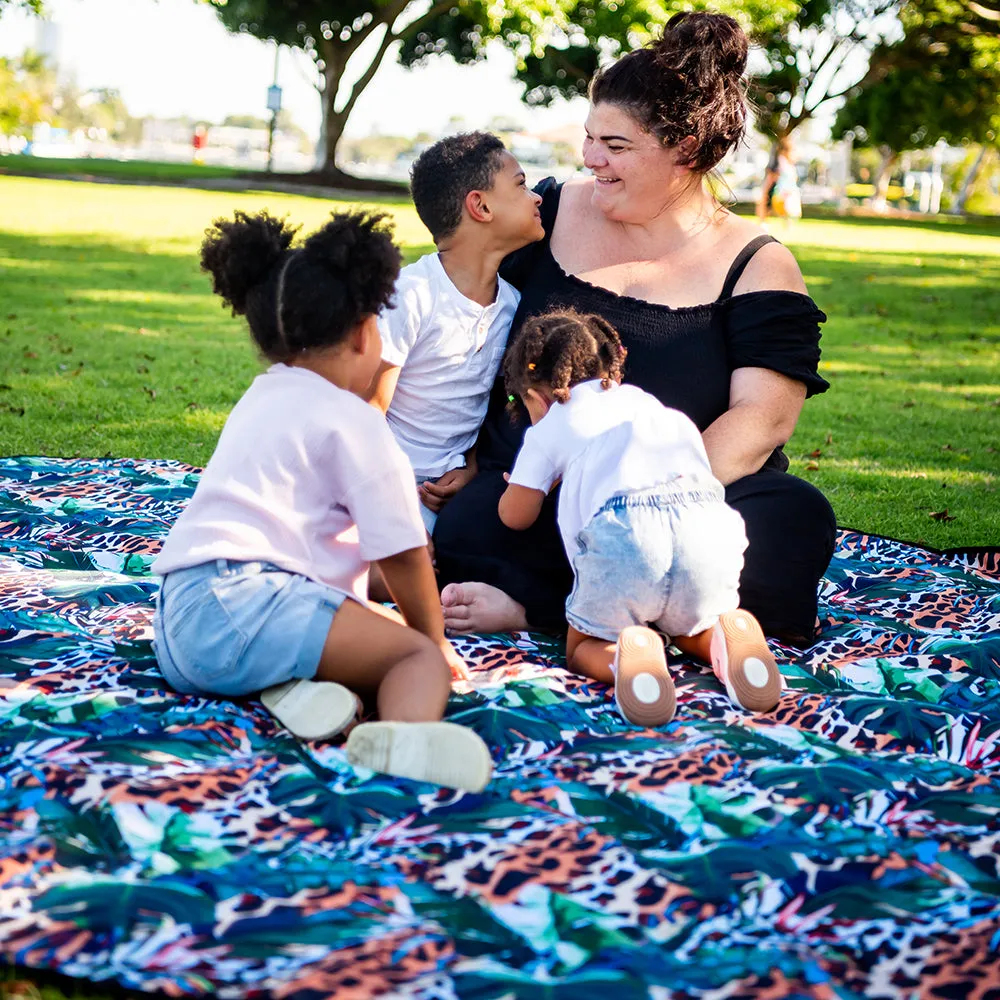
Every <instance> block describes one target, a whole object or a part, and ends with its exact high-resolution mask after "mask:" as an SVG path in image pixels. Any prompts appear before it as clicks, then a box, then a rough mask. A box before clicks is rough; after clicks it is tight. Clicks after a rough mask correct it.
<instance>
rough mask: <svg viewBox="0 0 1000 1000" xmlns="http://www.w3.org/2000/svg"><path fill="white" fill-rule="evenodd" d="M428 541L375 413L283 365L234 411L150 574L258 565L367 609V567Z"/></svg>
mask: <svg viewBox="0 0 1000 1000" xmlns="http://www.w3.org/2000/svg"><path fill="white" fill-rule="evenodd" d="M426 543H427V535H426V532H425V531H424V526H423V523H422V521H421V519H420V509H419V506H418V500H417V490H416V485H415V482H414V478H413V470H412V468H411V467H410V463H409V461H408V460H407V458H406V456H405V455H404V454H403V452H402V450H401V449H400V447H399V445H398V444H396V441H395V439H394V438H393V436H392V433H391V431H390V430H389V427H388V425H387V424H386V422H385V418H384V417H383V416H382V414H380V413H379V412H378V411H377V410H376V409H375V408H374V407H372V406H369V405H368V404H367V403H366V402H364V401H363V400H362V399H360V398H359V397H358V396H355V395H354V394H353V393H351V392H348V391H346V390H345V389H339V388H337V386H335V385H333V383H331V382H328V381H327V380H326V379H325V378H323V377H322V376H321V375H317V374H316V373H315V372H311V371H308V370H307V369H305V368H294V367H289V366H288V365H281V364H279V365H273V366H272V367H271V368H269V369H268V370H267V371H266V372H265V373H264V374H263V375H258V376H257V378H256V379H254V382H253V384H252V385H251V386H250V388H249V389H248V390H247V392H246V393H245V395H244V396H243V398H242V399H241V400H240V401H239V402H238V403H237V404H236V406H234V407H233V410H232V412H231V413H230V414H229V419H228V420H227V421H226V425H225V427H224V428H223V429H222V435H221V436H220V438H219V443H218V446H217V447H216V449H215V454H213V455H212V458H211V460H210V461H209V463H208V465H207V466H206V467H205V471H204V473H203V474H202V477H201V481H200V482H199V483H198V488H197V489H196V490H195V494H194V496H193V497H192V498H191V502H190V503H189V504H188V506H187V508H186V509H185V510H184V512H183V513H182V514H181V516H180V517H179V518H178V519H177V523H176V524H175V525H174V527H173V529H172V530H171V532H170V535H169V536H168V537H167V540H166V542H164V545H163V549H162V551H161V552H160V555H159V556H158V557H157V559H156V561H155V562H154V563H153V572H154V573H158V574H161V575H165V574H167V573H170V572H172V571H173V570H177V569H184V568H186V567H188V566H196V565H198V564H199V563H204V562H209V561H211V560H213V559H235V560H239V561H242V562H255V561H257V560H260V561H262V562H272V563H274V564H275V565H277V566H280V567H281V568H282V569H285V570H288V571H289V572H291V573H299V574H301V575H302V576H306V577H309V578H310V579H311V580H316V581H318V582H319V583H324V584H326V585H327V586H330V587H334V588H336V589H337V590H340V591H342V592H344V593H346V594H353V595H354V596H356V597H357V598H358V599H359V600H362V601H363V600H365V599H366V597H367V591H368V564H369V563H370V562H372V561H375V560H378V559H383V558H385V557H387V556H392V555H396V554H397V553H399V552H405V551H406V550H407V549H414V548H417V547H418V546H421V545H425V544H426Z"/></svg>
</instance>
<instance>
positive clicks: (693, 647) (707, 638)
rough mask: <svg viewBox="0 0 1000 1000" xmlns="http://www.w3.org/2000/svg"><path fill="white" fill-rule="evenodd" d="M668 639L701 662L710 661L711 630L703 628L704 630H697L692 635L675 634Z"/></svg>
mask: <svg viewBox="0 0 1000 1000" xmlns="http://www.w3.org/2000/svg"><path fill="white" fill-rule="evenodd" d="M670 641H671V642H672V643H673V644H674V645H675V646H676V647H677V648H678V649H679V650H680V651H681V652H682V653H687V654H688V656H693V657H694V658H695V659H696V660H701V662H702V663H711V662H712V652H711V650H712V630H711V629H710V628H707V629H705V631H704V632H697V633H695V634H694V635H675V636H672V637H671V639H670Z"/></svg>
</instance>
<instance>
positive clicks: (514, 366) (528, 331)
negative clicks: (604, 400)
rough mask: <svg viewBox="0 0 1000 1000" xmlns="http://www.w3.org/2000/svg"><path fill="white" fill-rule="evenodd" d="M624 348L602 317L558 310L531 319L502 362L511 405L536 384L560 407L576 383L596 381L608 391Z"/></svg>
mask: <svg viewBox="0 0 1000 1000" xmlns="http://www.w3.org/2000/svg"><path fill="white" fill-rule="evenodd" d="M625 353H626V352H625V348H624V347H622V342H621V340H620V338H619V337H618V331H617V330H616V329H615V328H614V327H613V326H612V325H611V324H610V323H609V322H608V321H607V320H606V319H604V318H603V317H601V316H595V315H594V314H592V313H578V312H576V311H575V310H573V309H559V310H556V311H553V312H548V313H545V314H543V315H541V316H533V317H532V318H531V319H528V320H527V321H526V322H525V323H524V325H523V326H522V327H521V329H520V331H519V332H518V334H517V336H516V337H515V338H514V342H513V343H512V344H511V346H510V348H509V349H508V351H507V355H506V357H505V358H504V364H503V377H504V384H505V385H506V387H507V392H508V394H509V395H510V396H512V397H513V400H512V402H513V401H515V400H518V399H520V398H521V397H522V396H524V394H525V393H526V392H527V391H528V389H530V388H532V387H533V386H536V385H539V384H541V385H547V386H551V388H552V395H553V396H555V398H556V399H557V400H558V401H559V402H560V403H565V402H567V401H568V400H569V391H570V389H572V388H573V386H574V385H578V384H579V383H580V382H587V381H588V380H590V379H595V378H599V379H600V380H601V385H602V386H603V387H604V388H605V389H607V388H608V387H609V386H610V385H611V383H612V382H620V381H621V379H622V374H623V371H624V367H625Z"/></svg>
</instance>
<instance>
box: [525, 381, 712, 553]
mask: <svg viewBox="0 0 1000 1000" xmlns="http://www.w3.org/2000/svg"><path fill="white" fill-rule="evenodd" d="M677 476H697V477H699V479H700V480H701V481H702V482H704V481H705V479H706V478H707V479H708V480H709V481H712V482H714V477H713V476H712V469H711V466H710V465H709V463H708V455H707V454H706V452H705V445H704V444H703V443H702V440H701V434H700V433H699V431H698V428H697V427H696V426H695V424H694V422H693V421H692V420H691V419H690V418H689V417H687V416H686V415H685V414H683V413H681V412H680V410H672V409H670V408H668V407H666V406H664V405H663V404H662V403H661V402H660V401H659V400H658V399H657V398H656V397H655V396H651V395H650V394H649V393H648V392H643V391H642V389H639V388H637V387H636V386H634V385H617V384H615V383H614V382H612V383H611V387H610V388H608V389H602V388H601V382H600V379H593V380H591V381H589V382H581V383H580V384H579V385H575V386H573V388H572V389H571V390H570V398H569V401H568V402H566V403H553V404H552V405H551V406H550V407H549V411H548V413H546V414H545V416H544V417H542V419H541V420H539V421H538V423H537V424H535V425H534V426H533V427H529V428H528V430H527V431H526V432H525V435H524V443H523V444H522V445H521V450H520V451H519V452H518V455H517V461H516V462H515V463H514V470H513V471H512V472H511V474H510V481H511V483H513V484H515V485H517V486H527V487H529V488H530V489H533V490H542V491H544V492H545V493H548V492H549V490H550V489H551V488H552V486H553V484H554V483H555V481H556V480H557V479H559V478H560V477H562V489H561V490H560V492H559V509H558V518H559V531H560V533H561V534H562V538H563V544H564V545H565V546H566V553H567V555H568V556H569V557H570V559H572V558H573V557H574V556H575V555H576V550H577V545H576V537H577V535H578V534H579V533H580V532H581V531H582V530H583V529H584V528H585V527H586V526H587V523H588V522H589V521H590V519H591V518H592V517H593V516H594V515H595V514H596V513H597V512H598V511H599V510H600V509H601V507H603V506H604V504H605V502H606V501H608V500H610V499H611V497H613V496H615V495H617V494H619V493H625V492H627V491H630V490H641V489H646V488H648V487H650V486H656V485H658V484H660V483H666V482H669V481H670V480H672V479H674V478H676V477H677Z"/></svg>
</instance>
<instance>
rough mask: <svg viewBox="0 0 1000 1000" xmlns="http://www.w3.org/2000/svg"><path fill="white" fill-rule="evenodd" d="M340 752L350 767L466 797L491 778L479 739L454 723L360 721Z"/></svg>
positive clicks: (489, 759)
mask: <svg viewBox="0 0 1000 1000" xmlns="http://www.w3.org/2000/svg"><path fill="white" fill-rule="evenodd" d="M344 749H345V750H346V751H347V759H348V760H349V761H350V762H351V764H353V765H355V766H357V765H360V766H362V767H367V768H369V769H370V770H372V771H380V772H381V773H383V774H393V775H395V776H396V777H398V778H410V779H412V780H413V781H428V782H430V783H431V784H432V785H443V786H444V787H445V788H461V789H464V790H465V791H467V792H481V791H482V790H483V789H484V788H485V787H486V786H487V784H489V780H490V777H491V776H492V774H493V759H492V757H490V751H489V748H488V747H487V746H486V744H485V743H484V742H483V741H482V739H481V737H480V736H479V735H478V734H477V733H474V732H473V731H472V730H471V729H468V728H466V727H465V726H458V725H456V724H455V723H454V722H362V723H360V724H359V725H357V726H355V727H354V728H353V729H352V730H351V734H350V736H348V737H347V743H346V744H345V745H344Z"/></svg>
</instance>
